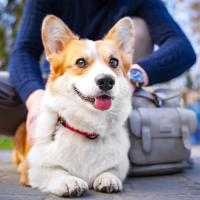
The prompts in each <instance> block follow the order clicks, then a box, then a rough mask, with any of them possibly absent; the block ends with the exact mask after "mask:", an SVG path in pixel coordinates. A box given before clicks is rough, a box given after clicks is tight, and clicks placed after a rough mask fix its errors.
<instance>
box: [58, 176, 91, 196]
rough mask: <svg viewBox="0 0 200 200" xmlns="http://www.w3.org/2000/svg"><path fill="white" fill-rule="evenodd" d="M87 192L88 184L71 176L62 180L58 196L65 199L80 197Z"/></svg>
mask: <svg viewBox="0 0 200 200" xmlns="http://www.w3.org/2000/svg"><path fill="white" fill-rule="evenodd" d="M87 191H88V184H87V183H86V182H85V181H84V180H82V179H79V178H76V177H73V176H70V177H67V178H66V179H65V180H62V182H61V183H60V185H59V188H58V191H56V194H57V195H59V196H63V197H75V196H77V197H78V196H81V195H83V194H85V193H86V192H87Z"/></svg>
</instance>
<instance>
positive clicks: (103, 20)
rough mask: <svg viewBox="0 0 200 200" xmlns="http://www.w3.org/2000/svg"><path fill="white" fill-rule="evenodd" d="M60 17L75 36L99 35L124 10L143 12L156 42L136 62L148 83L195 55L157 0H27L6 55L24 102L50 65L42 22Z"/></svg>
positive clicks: (168, 75) (170, 75) (125, 12)
mask: <svg viewBox="0 0 200 200" xmlns="http://www.w3.org/2000/svg"><path fill="white" fill-rule="evenodd" d="M48 14H53V15H55V16H57V17H59V18H60V19H62V20H63V21H64V22H65V23H66V24H67V26H68V27H69V28H70V29H71V30H72V31H73V32H74V33H75V34H77V35H79V36H80V38H88V39H91V40H99V39H101V38H103V36H104V35H105V34H106V33H107V32H108V31H109V29H110V28H111V27H112V26H113V25H114V24H115V23H116V22H117V21H118V20H119V19H121V18H123V17H125V16H139V17H141V18H143V19H144V20H145V21H146V23H147V25H148V28H149V31H150V34H151V36H152V39H153V42H154V43H155V44H157V45H159V46H160V48H159V50H158V51H155V52H154V53H152V54H151V55H150V56H148V57H147V58H145V59H144V60H141V61H139V62H138V63H137V64H139V65H140V66H141V67H142V68H143V69H144V70H145V71H146V72H147V74H148V77H149V85H152V84H155V83H161V82H165V81H168V80H170V79H172V78H174V77H176V76H178V75H180V74H181V73H183V72H184V71H186V70H187V69H188V68H189V67H191V66H192V65H193V64H194V62H195V60H196V56H195V53H194V51H193V48H192V47H191V45H190V43H189V41H188V39H187V38H186V36H185V35H184V33H183V32H182V30H181V29H180V28H179V26H178V25H177V24H176V23H175V21H174V20H173V19H172V17H171V16H170V15H169V13H168V11H167V9H166V8H165V6H164V5H163V3H162V2H161V1H160V0H27V1H26V5H25V10H24V13H23V17H22V21H21V26H20V29H19V32H18V35H17V38H16V42H15V46H14V48H13V50H12V52H11V54H10V57H9V65H8V69H9V72H10V78H11V81H12V83H13V85H14V87H15V89H16V90H17V92H18V93H19V95H20V96H21V98H22V100H23V101H24V102H25V101H26V99H27V97H28V96H29V95H30V94H31V93H32V92H33V91H35V90H36V89H44V85H43V81H42V78H41V70H42V71H49V63H48V61H47V60H46V59H45V58H44V59H43V61H42V62H41V68H40V64H39V60H40V56H41V55H42V53H43V51H44V47H43V44H42V39H41V26H42V22H43V19H44V18H45V16H46V15H48ZM141 45H142V44H141Z"/></svg>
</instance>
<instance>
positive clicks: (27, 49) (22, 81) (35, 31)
mask: <svg viewBox="0 0 200 200" xmlns="http://www.w3.org/2000/svg"><path fill="white" fill-rule="evenodd" d="M50 11H51V1H48V0H27V1H26V5H25V9H24V13H23V17H22V22H21V26H20V29H19V32H18V34H17V38H16V42H15V46H14V49H13V50H12V52H11V54H10V57H9V64H8V69H9V73H10V79H11V81H12V83H13V85H14V87H15V89H16V90H17V92H18V93H19V95H20V96H21V98H22V100H23V102H25V101H26V99H27V98H28V96H29V95H30V94H31V93H32V92H34V91H35V90H37V89H44V85H43V81H42V78H41V72H40V68H39V59H40V56H41V54H42V52H43V50H44V48H43V44H42V39H41V26H42V21H43V19H44V17H45V16H46V15H47V14H48V13H50Z"/></svg>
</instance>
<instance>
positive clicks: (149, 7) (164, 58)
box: [132, 0, 196, 85]
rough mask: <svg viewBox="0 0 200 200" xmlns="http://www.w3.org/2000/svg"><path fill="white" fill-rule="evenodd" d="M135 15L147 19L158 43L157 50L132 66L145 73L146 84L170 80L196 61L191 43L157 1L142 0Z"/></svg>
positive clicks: (152, 34) (154, 39)
mask: <svg viewBox="0 0 200 200" xmlns="http://www.w3.org/2000/svg"><path fill="white" fill-rule="evenodd" d="M137 15H138V16H139V17H142V18H143V19H144V20H145V21H146V23H147V25H148V28H149V31H150V34H151V36H152V38H153V41H154V43H155V44H157V45H159V46H160V49H159V50H158V51H155V52H154V53H152V54H151V55H150V56H148V57H147V58H145V59H144V60H141V61H139V62H137V65H132V67H134V66H136V67H138V66H139V67H141V68H142V69H144V71H145V72H146V76H147V77H148V81H149V83H145V85H152V84H156V83H162V82H166V81H169V80H171V79H173V78H175V77H177V76H179V75H180V74H182V73H183V72H185V71H186V70H187V69H188V68H189V67H191V66H192V65H193V64H194V63H195V60H196V55H195V53H194V50H193V48H192V47H191V44H190V42H189V41H188V39H187V38H186V36H185V35H184V33H183V32H182V30H181V29H180V28H179V26H178V25H177V24H176V22H175V21H174V20H173V19H172V17H171V16H170V15H169V13H168V11H167V9H166V8H165V6H164V5H163V3H162V2H161V1H160V0H154V1H152V0H143V1H142V3H141V4H140V7H139V8H138V10H137ZM141 45H142V44H141Z"/></svg>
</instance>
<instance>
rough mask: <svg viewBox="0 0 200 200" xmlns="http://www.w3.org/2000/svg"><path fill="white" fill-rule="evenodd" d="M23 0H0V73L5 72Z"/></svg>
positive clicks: (20, 15) (21, 12)
mask: <svg viewBox="0 0 200 200" xmlns="http://www.w3.org/2000/svg"><path fill="white" fill-rule="evenodd" d="M24 4H25V0H0V71H3V70H7V64H8V56H9V53H10V51H11V50H12V48H13V46H14V42H15V37H16V35H17V30H18V28H19V25H20V21H21V17H22V14H23V9H24Z"/></svg>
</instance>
